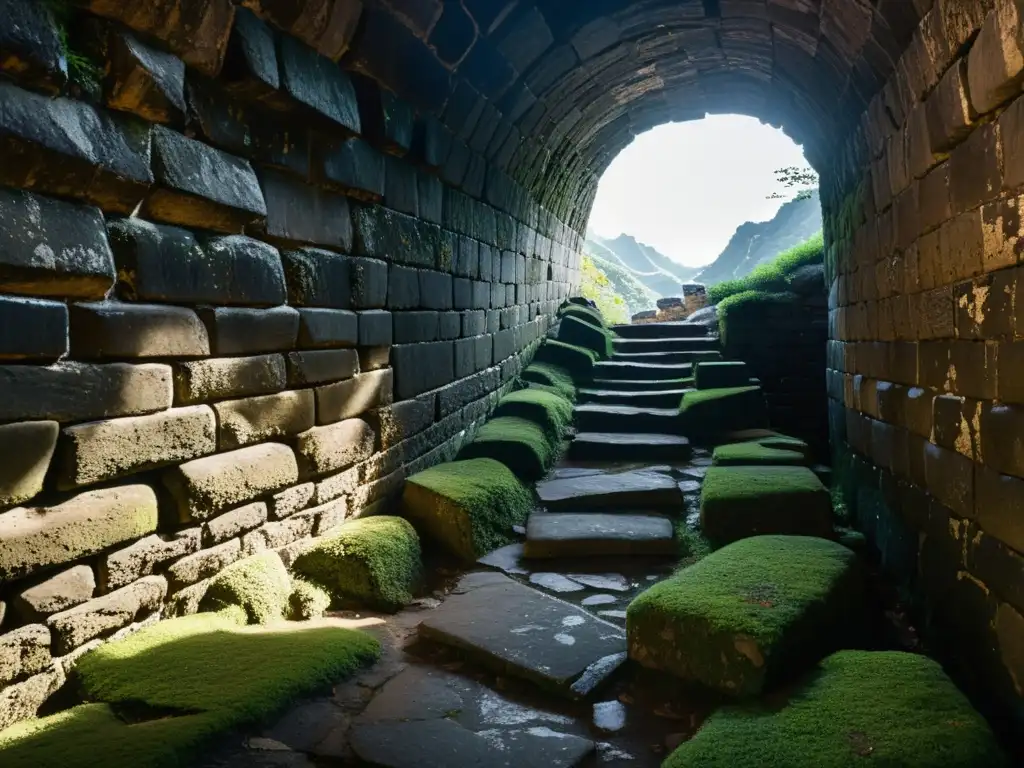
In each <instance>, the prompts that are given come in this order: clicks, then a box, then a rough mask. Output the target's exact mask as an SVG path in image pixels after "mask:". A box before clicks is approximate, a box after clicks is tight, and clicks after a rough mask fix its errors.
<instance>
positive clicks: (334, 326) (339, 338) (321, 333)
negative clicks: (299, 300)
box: [299, 309, 359, 349]
mask: <svg viewBox="0 0 1024 768" xmlns="http://www.w3.org/2000/svg"><path fill="white" fill-rule="evenodd" d="M299 316H300V323H299V346H300V347H301V348H303V349H311V348H312V349H320V348H333V347H354V346H355V345H356V343H357V341H358V336H359V323H358V317H357V315H356V313H355V312H350V311H348V310H343V309H301V310H299Z"/></svg>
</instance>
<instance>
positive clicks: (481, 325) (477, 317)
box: [462, 310, 487, 336]
mask: <svg viewBox="0 0 1024 768" xmlns="http://www.w3.org/2000/svg"><path fill="white" fill-rule="evenodd" d="M486 330H487V315H486V313H484V312H483V311H481V310H476V311H472V312H463V313H462V335H463V336H479V335H480V334H482V333H484V331H486Z"/></svg>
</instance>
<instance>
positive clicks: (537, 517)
mask: <svg viewBox="0 0 1024 768" xmlns="http://www.w3.org/2000/svg"><path fill="white" fill-rule="evenodd" d="M523 554H524V555H525V556H526V557H528V558H535V559H549V558H555V557H607V556H616V555H674V554H676V541H675V531H674V530H673V528H672V521H671V520H669V519H668V518H667V517H662V516H660V515H616V514H604V515H602V514H587V513H582V514H572V513H568V512H558V513H551V512H535V513H534V514H532V515H530V519H529V521H528V522H527V524H526V544H525V545H524V548H523Z"/></svg>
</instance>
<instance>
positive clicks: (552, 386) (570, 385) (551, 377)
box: [521, 361, 576, 403]
mask: <svg viewBox="0 0 1024 768" xmlns="http://www.w3.org/2000/svg"><path fill="white" fill-rule="evenodd" d="M521 376H522V379H523V381H525V382H527V383H528V384H529V385H530V387H531V388H537V387H543V388H545V390H547V391H551V392H554V393H555V394H557V395H561V396H562V397H564V398H565V399H566V400H568V401H569V402H570V403H575V402H576V383H575V382H574V381H573V379H572V374H571V373H570V372H569V371H567V370H566V369H565V368H562V367H561V366H558V365H551V364H550V363H542V362H538V361H534V362H532V363H530V365H528V366H527V367H526V368H525V369H524V370H523V373H522V374H521Z"/></svg>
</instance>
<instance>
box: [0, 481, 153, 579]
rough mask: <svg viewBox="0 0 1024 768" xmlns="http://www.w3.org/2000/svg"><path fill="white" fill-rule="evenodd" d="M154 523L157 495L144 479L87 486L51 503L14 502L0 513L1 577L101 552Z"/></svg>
mask: <svg viewBox="0 0 1024 768" xmlns="http://www.w3.org/2000/svg"><path fill="white" fill-rule="evenodd" d="M156 526H157V503H156V495H155V494H154V493H153V490H152V489H151V488H149V487H148V486H145V485H126V486H120V487H118V488H108V489H105V490H100V491H88V492H86V493H81V494H79V495H77V496H75V497H74V498H72V499H69V500H68V501H65V502H64V503H63V504H58V505H57V506H54V507H46V508H26V507H16V508H14V509H12V510H9V511H7V512H3V513H0V534H2V535H0V581H13V580H16V579H19V578H22V577H24V576H29V575H31V574H33V573H35V572H37V571H40V570H42V569H45V568H51V567H53V566H58V565H63V564H64V563H70V562H73V561H74V560H77V559H79V558H82V557H87V556H89V555H93V554H96V553H98V552H102V551H103V550H104V549H108V548H110V547H114V546H116V545H118V544H121V543H123V542H126V541H133V540H134V539H137V538H139V537H141V536H145V535H146V534H149V533H153V532H154V531H155V530H156Z"/></svg>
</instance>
